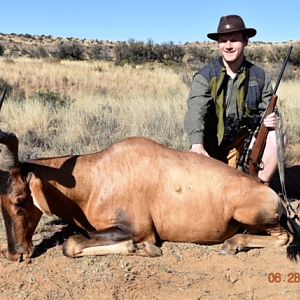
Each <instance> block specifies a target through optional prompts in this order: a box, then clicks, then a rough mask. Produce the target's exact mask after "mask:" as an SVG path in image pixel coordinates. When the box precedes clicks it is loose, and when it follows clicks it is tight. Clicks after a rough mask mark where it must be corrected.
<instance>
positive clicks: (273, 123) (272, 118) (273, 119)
mask: <svg viewBox="0 0 300 300" xmlns="http://www.w3.org/2000/svg"><path fill="white" fill-rule="evenodd" d="M264 125H265V126H266V127H267V128H270V129H275V128H276V127H277V126H278V116H277V115H276V113H275V112H272V113H270V114H269V115H267V116H266V117H265V119H264Z"/></svg>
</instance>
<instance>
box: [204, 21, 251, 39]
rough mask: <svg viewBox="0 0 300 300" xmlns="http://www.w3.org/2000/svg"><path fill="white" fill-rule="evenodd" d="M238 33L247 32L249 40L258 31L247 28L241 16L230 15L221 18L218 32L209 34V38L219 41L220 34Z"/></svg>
mask: <svg viewBox="0 0 300 300" xmlns="http://www.w3.org/2000/svg"><path fill="white" fill-rule="evenodd" d="M237 31H243V32H245V33H246V34H247V36H248V37H249V38H250V37H253V36H255V35H256V30H255V29H254V28H246V26H245V23H244V21H243V19H242V18H241V17H240V16H237V15H228V16H223V17H221V19H220V22H219V26H218V29H217V32H216V33H209V34H207V37H208V38H210V39H212V40H215V41H218V39H219V34H224V33H231V32H237Z"/></svg>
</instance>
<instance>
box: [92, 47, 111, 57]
mask: <svg viewBox="0 0 300 300" xmlns="http://www.w3.org/2000/svg"><path fill="white" fill-rule="evenodd" d="M91 58H92V59H99V60H105V61H110V60H112V57H111V55H110V52H109V48H108V47H106V46H103V45H99V44H98V45H94V46H93V47H92V48H91Z"/></svg>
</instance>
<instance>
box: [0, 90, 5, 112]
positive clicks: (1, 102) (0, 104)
mask: <svg viewBox="0 0 300 300" xmlns="http://www.w3.org/2000/svg"><path fill="white" fill-rule="evenodd" d="M5 95H6V89H4V90H3V92H2V93H1V96H0V110H1V107H2V104H3V101H4V98H5Z"/></svg>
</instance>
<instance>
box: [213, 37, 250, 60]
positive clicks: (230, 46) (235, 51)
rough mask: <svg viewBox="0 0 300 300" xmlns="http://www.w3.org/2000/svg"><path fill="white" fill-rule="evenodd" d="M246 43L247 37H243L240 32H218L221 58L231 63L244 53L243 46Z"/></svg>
mask: <svg viewBox="0 0 300 300" xmlns="http://www.w3.org/2000/svg"><path fill="white" fill-rule="evenodd" d="M247 44H248V39H245V38H244V36H243V34H242V33H241V32H233V33H226V34H220V36H219V50H220V52H221V54H222V56H223V59H224V60H225V61H226V62H228V63H232V62H235V61H237V60H239V59H240V58H241V57H242V56H243V55H244V48H245V47H246V46H247Z"/></svg>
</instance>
